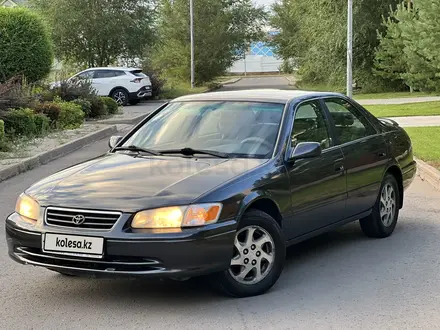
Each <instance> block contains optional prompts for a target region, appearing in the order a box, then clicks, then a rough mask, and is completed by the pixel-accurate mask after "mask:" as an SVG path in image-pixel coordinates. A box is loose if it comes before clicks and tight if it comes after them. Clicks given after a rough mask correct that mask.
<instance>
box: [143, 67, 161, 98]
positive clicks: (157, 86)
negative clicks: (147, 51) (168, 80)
mask: <svg viewBox="0 0 440 330" xmlns="http://www.w3.org/2000/svg"><path fill="white" fill-rule="evenodd" d="M144 73H145V74H146V75H147V76H148V77H149V78H150V81H151V88H152V89H151V94H152V95H151V96H152V97H153V98H158V97H159V96H160V95H161V94H162V92H163V89H164V86H165V79H162V78H161V77H160V74H159V72H158V71H156V70H153V69H146V70H144Z"/></svg>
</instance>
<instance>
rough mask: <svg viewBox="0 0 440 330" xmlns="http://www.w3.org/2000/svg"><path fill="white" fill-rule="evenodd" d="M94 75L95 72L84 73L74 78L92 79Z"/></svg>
mask: <svg viewBox="0 0 440 330" xmlns="http://www.w3.org/2000/svg"><path fill="white" fill-rule="evenodd" d="M94 73H95V71H86V72H83V73H80V74H79V75H77V76H76V77H75V78H79V79H92V78H93V74H94Z"/></svg>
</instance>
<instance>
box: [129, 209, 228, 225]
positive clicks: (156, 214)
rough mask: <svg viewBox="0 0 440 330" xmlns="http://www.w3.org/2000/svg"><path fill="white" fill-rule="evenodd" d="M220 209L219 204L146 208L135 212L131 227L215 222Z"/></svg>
mask: <svg viewBox="0 0 440 330" xmlns="http://www.w3.org/2000/svg"><path fill="white" fill-rule="evenodd" d="M221 210H222V205H221V204H196V205H189V206H172V207H163V208H160V209H153V210H146V211H141V212H138V213H136V215H135V216H134V219H133V221H132V222H131V227H132V228H137V229H147V228H149V229H153V228H181V227H195V226H204V225H208V224H211V223H215V222H217V220H218V218H219V216H220V212H221Z"/></svg>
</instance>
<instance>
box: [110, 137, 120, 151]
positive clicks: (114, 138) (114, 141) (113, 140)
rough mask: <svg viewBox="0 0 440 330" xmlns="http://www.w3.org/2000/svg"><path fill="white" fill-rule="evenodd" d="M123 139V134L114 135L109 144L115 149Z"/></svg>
mask: <svg viewBox="0 0 440 330" xmlns="http://www.w3.org/2000/svg"><path fill="white" fill-rule="evenodd" d="M121 139H122V136H119V135H114V136H112V137H110V140H109V141H108V146H109V147H110V149H113V148H114V147H115V146H116V145H117V144H118V143H119V141H121Z"/></svg>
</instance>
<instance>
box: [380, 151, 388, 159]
mask: <svg viewBox="0 0 440 330" xmlns="http://www.w3.org/2000/svg"><path fill="white" fill-rule="evenodd" d="M386 155H387V154H386V152H385V151H381V152H379V153H378V156H379V157H381V158H382V157H385V156H386Z"/></svg>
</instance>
